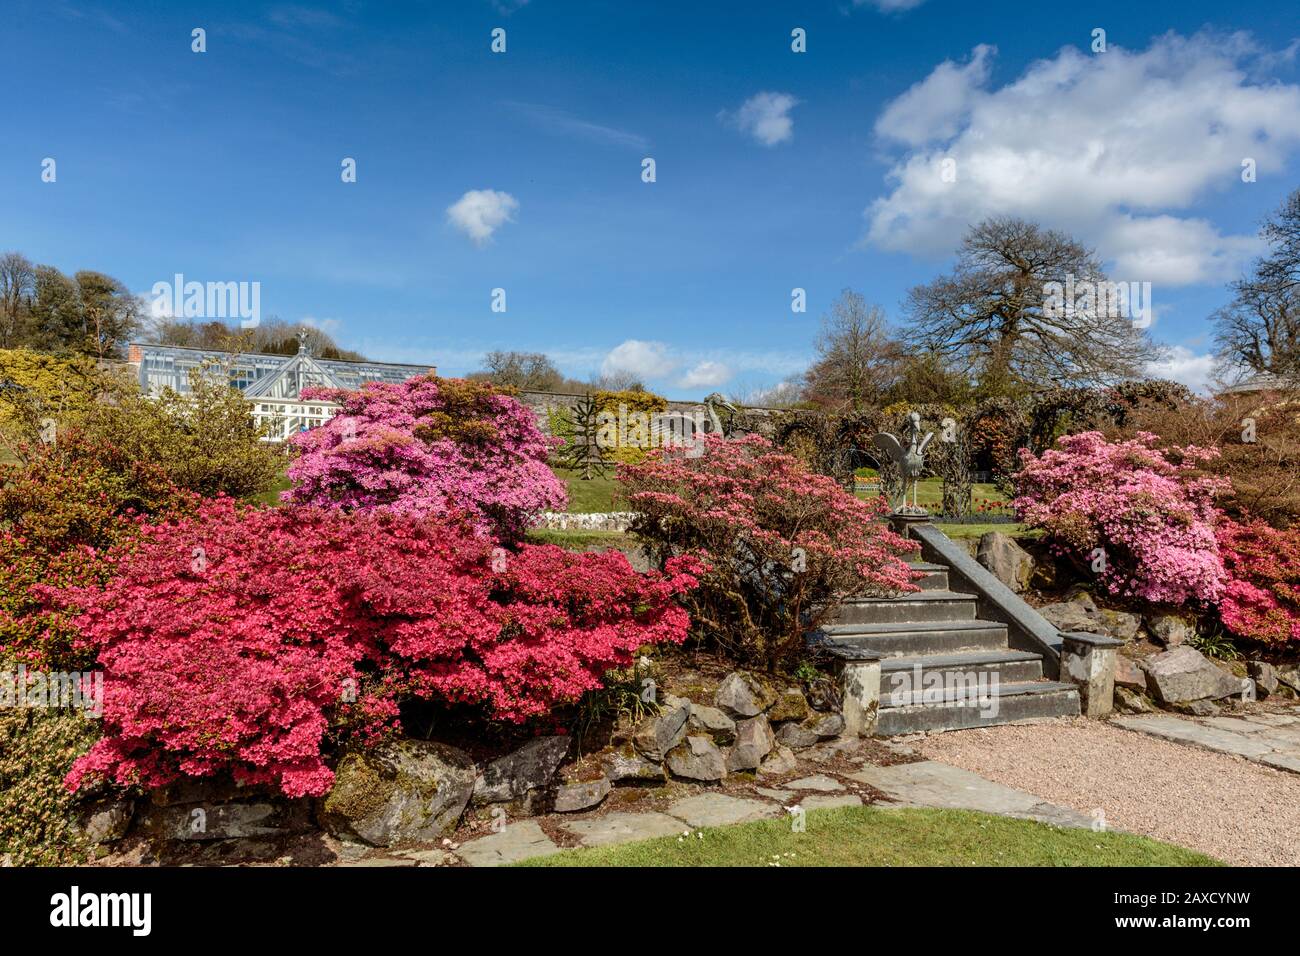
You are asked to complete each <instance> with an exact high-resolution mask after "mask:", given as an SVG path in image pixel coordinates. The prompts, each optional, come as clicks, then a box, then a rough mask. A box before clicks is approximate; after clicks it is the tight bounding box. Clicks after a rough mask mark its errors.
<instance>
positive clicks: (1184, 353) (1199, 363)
mask: <svg viewBox="0 0 1300 956" xmlns="http://www.w3.org/2000/svg"><path fill="white" fill-rule="evenodd" d="M1216 367H1217V363H1216V361H1215V358H1214V356H1213V355H1202V354H1197V353H1196V352H1193V351H1192V350H1191V349H1189V348H1187V347H1186V346H1183V345H1174V346H1171V347H1169V348H1167V349H1166V354H1165V356H1164V357H1163V358H1162V359H1160V360H1159V361H1156V362H1149V363H1148V364H1147V368H1146V371H1147V374H1148V375H1149V376H1151V377H1152V378H1167V379H1171V380H1173V381H1175V382H1182V383H1183V384H1184V385H1186V386H1187V387H1188V388H1190V389H1192V390H1193V391H1196V392H1204V391H1206V390H1208V389H1209V386H1210V383H1211V382H1212V381H1213V380H1214V376H1215V370H1216Z"/></svg>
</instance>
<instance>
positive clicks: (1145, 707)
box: [1115, 686, 1153, 714]
mask: <svg viewBox="0 0 1300 956" xmlns="http://www.w3.org/2000/svg"><path fill="white" fill-rule="evenodd" d="M1115 709H1116V710H1118V711H1119V712H1120V713H1124V714H1149V713H1151V711H1152V710H1153V708H1152V706H1151V705H1150V704H1149V703H1147V699H1146V698H1145V697H1143V696H1142V695H1141V694H1139V693H1138V692H1137V691H1135V690H1131V689H1130V688H1128V687H1119V686H1116V688H1115Z"/></svg>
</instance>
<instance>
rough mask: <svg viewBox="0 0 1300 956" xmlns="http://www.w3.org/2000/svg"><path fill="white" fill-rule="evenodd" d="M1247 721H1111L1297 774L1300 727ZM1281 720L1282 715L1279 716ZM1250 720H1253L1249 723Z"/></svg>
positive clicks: (1299, 769)
mask: <svg viewBox="0 0 1300 956" xmlns="http://www.w3.org/2000/svg"><path fill="white" fill-rule="evenodd" d="M1270 716H1273V715H1268V714H1253V715H1250V717H1201V718H1196V719H1192V718H1183V717H1173V716H1170V715H1168V714H1150V715H1143V716H1140V717H1119V718H1116V719H1115V720H1113V721H1111V723H1113V724H1115V726H1117V727H1123V728H1124V729H1125V730H1133V731H1137V732H1138V733H1143V734H1150V735H1151V736H1152V737H1160V738H1161V739H1163V740H1172V741H1174V742H1175V743H1180V744H1188V745H1190V746H1193V747H1204V748H1205V749H1207V750H1214V751H1217V752H1219V753H1224V754H1232V755H1234V756H1237V757H1242V758H1244V759H1246V760H1250V761H1253V762H1255V763H1262V764H1266V765H1268V766H1270V767H1276V768H1277V769H1279V770H1289V771H1291V772H1292V773H1300V727H1296V726H1294V725H1292V724H1290V723H1286V722H1282V723H1278V722H1275V721H1263V720H1260V719H1258V718H1265V717H1270ZM1282 716H1283V717H1285V715H1282ZM1251 718H1254V719H1251Z"/></svg>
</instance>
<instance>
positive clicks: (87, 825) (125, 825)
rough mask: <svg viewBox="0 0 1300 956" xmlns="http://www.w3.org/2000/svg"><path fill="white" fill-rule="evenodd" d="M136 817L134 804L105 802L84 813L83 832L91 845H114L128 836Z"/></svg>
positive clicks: (81, 821)
mask: <svg viewBox="0 0 1300 956" xmlns="http://www.w3.org/2000/svg"><path fill="white" fill-rule="evenodd" d="M134 815H135V804H134V802H132V801H130V800H105V801H102V802H99V803H96V804H95V805H93V806H91V807H87V808H86V809H85V810H84V811H82V814H81V817H80V823H81V832H82V833H83V834H84V835H85V837H86V839H87V840H89V841H90V842H91V843H96V844H103V843H112V842H113V841H115V840H120V839H122V837H124V836H126V831H127V830H128V829H129V828H130V826H131V818H132V817H133V816H134Z"/></svg>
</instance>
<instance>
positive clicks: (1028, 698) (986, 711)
mask: <svg viewBox="0 0 1300 956" xmlns="http://www.w3.org/2000/svg"><path fill="white" fill-rule="evenodd" d="M912 567H913V569H915V570H916V571H920V572H923V574H924V577H922V578H920V579H919V580H917V581H916V582H915V583H916V584H917V585H918V586H919V587H920V588H921V590H920V591H917V592H908V593H906V594H897V595H893V596H888V597H878V598H855V599H852V600H849V601H846V602H844V604H842V605H841V606H840V609H839V611H838V613H837V614H836V616H835V618H834V619H833V620H832V621H830V622H828V623H826V624H824V625H823V626H822V627H821V628H820V630H819V634H818V635H817V636H818V637H819V638H820V639H824V640H830V641H831V642H833V643H834V644H836V645H839V646H841V647H845V646H847V647H851V648H856V649H861V650H865V651H867V652H869V653H871V654H872V655H873V656H877V657H879V658H880V711H879V716H878V719H877V724H876V733H877V734H879V735H882V736H892V735H895V734H908V733H915V732H917V731H922V730H958V729H965V728H969V727H987V726H990V725H992V724H1004V723H1008V722H1010V721H1014V720H1024V719H1026V718H1031V717H1065V716H1077V715H1078V714H1079V694H1078V691H1077V690H1076V689H1075V687H1074V685H1073V684H1065V683H1059V682H1057V681H1052V680H1047V679H1045V678H1044V676H1043V657H1042V655H1041V654H1037V653H1033V652H1030V651H1018V650H1012V649H1011V647H1010V646H1009V644H1008V635H1007V626H1006V625H1005V624H1000V623H998V622H996V621H983V620H980V619H979V617H978V616H977V608H978V603H979V599H978V597H977V596H976V595H974V594H962V593H959V592H956V591H952V590H950V589H949V574H948V568H947V566H945V565H942V564H930V563H924V562H915V563H913V564H912ZM927 688H929V689H928V690H927Z"/></svg>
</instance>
